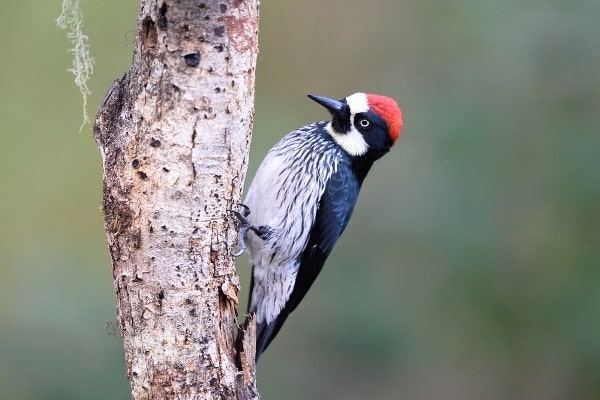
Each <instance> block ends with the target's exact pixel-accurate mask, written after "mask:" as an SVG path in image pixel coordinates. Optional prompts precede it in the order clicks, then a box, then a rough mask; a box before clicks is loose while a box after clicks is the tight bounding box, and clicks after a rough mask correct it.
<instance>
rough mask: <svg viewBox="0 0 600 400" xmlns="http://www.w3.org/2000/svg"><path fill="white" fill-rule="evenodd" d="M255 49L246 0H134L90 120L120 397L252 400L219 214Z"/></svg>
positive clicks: (242, 150) (230, 192)
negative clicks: (126, 46)
mask: <svg viewBox="0 0 600 400" xmlns="http://www.w3.org/2000/svg"><path fill="white" fill-rule="evenodd" d="M257 52H258V0H219V1H214V0H203V1H196V0H188V1H179V0H168V1H159V2H156V1H150V0H142V6H141V11H140V15H139V18H138V32H137V37H136V44H135V50H134V55H133V61H132V66H131V68H130V70H129V71H128V72H127V73H126V74H125V75H124V76H123V77H122V78H121V79H118V80H117V81H115V82H114V83H113V86H112V87H111V89H110V90H109V91H108V93H107V95H106V96H105V98H104V100H103V103H102V105H101V107H100V110H99V111H98V114H97V116H96V122H95V126H94V135H95V138H96V141H97V142H98V146H99V148H100V151H101V153H102V159H103V168H104V186H103V198H102V208H103V211H104V216H105V229H106V232H107V235H108V244H109V248H110V255H111V258H112V266H113V276H114V284H115V294H116V300H117V311H118V322H119V325H120V328H121V333H122V336H123V342H124V347H125V359H126V364H127V378H128V379H129V380H130V382H131V390H132V397H133V399H246V398H258V393H257V392H256V385H255V374H254V372H255V371H254V369H255V366H254V354H253V352H254V349H253V343H254V340H255V339H254V333H253V331H252V329H249V330H248V331H247V332H245V334H244V335H242V337H243V342H244V343H245V344H246V346H243V345H242V346H240V349H239V352H238V350H237V349H236V346H235V343H234V335H235V330H236V314H237V304H238V299H237V293H238V290H239V279H238V276H237V274H236V270H235V266H234V260H233V257H232V256H231V253H232V252H233V251H234V248H235V244H236V235H237V229H236V224H235V218H232V216H231V215H230V214H229V213H228V212H227V210H228V209H235V208H236V207H237V204H238V203H239V202H240V197H241V192H242V187H243V184H244V178H245V174H246V167H247V159H248V149H249V144H250V138H251V130H252V118H253V110H254V71H255V66H256V55H257ZM251 328H252V327H251Z"/></svg>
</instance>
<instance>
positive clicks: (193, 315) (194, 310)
mask: <svg viewBox="0 0 600 400" xmlns="http://www.w3.org/2000/svg"><path fill="white" fill-rule="evenodd" d="M189 313H190V315H191V316H192V317H197V316H198V314H197V313H196V308H195V307H194V308H192V309H190V312H189Z"/></svg>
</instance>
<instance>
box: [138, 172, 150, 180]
mask: <svg viewBox="0 0 600 400" xmlns="http://www.w3.org/2000/svg"><path fill="white" fill-rule="evenodd" d="M138 176H139V177H140V178H141V179H142V180H144V181H145V180H146V179H148V174H146V173H145V172H144V171H138Z"/></svg>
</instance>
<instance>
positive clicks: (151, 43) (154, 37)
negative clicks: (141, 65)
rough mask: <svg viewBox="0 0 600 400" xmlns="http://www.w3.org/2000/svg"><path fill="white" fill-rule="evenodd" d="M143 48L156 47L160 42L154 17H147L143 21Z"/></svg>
mask: <svg viewBox="0 0 600 400" xmlns="http://www.w3.org/2000/svg"><path fill="white" fill-rule="evenodd" d="M141 39H142V48H143V49H144V50H146V51H148V50H150V49H155V48H156V43H157V42H158V32H157V31H156V24H155V23H154V21H152V18H150V17H146V18H145V19H144V21H143V22H142V32H141Z"/></svg>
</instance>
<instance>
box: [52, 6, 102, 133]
mask: <svg viewBox="0 0 600 400" xmlns="http://www.w3.org/2000/svg"><path fill="white" fill-rule="evenodd" d="M56 24H57V25H58V27H59V28H61V29H63V30H66V31H67V38H68V39H69V40H70V41H71V43H72V45H73V47H72V48H71V49H70V50H69V52H71V53H72V54H73V68H70V69H69V70H68V71H69V72H72V73H73V75H75V84H76V85H77V87H78V88H79V91H80V92H81V96H82V98H83V122H82V124H81V126H80V127H79V131H81V130H82V129H83V127H84V126H85V124H87V123H88V122H90V118H89V116H88V113H87V97H88V96H89V95H90V94H92V92H91V91H90V89H89V88H88V86H87V81H88V79H89V78H90V76H91V75H92V73H93V72H94V59H93V58H92V56H91V55H90V46H89V44H88V37H87V35H84V34H83V30H82V28H83V14H82V13H81V7H79V0H63V3H62V11H61V13H60V16H59V17H58V18H57V19H56Z"/></svg>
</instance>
